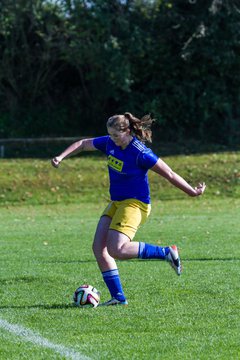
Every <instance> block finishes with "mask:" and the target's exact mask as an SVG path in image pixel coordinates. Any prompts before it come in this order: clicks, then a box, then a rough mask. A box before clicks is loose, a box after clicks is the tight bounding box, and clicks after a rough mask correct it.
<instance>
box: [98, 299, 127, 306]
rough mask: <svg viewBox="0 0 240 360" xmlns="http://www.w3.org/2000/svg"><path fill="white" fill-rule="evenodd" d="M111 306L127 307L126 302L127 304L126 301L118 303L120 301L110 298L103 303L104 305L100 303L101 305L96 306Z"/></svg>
mask: <svg viewBox="0 0 240 360" xmlns="http://www.w3.org/2000/svg"><path fill="white" fill-rule="evenodd" d="M112 305H123V306H127V305H128V302H127V300H123V301H120V300H117V299H115V298H112V299H111V300H109V301H106V302H104V303H101V304H99V305H98V306H112Z"/></svg>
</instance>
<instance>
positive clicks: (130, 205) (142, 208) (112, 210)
mask: <svg viewBox="0 0 240 360" xmlns="http://www.w3.org/2000/svg"><path fill="white" fill-rule="evenodd" d="M150 212H151V205H150V204H145V203H144V202H142V201H139V200H136V199H127V200H122V201H111V202H110V203H109V205H108V206H107V207H106V209H105V210H104V212H103V213H102V216H109V217H110V218H111V219H112V221H111V224H110V226H109V229H112V230H117V231H119V232H121V233H123V234H125V235H127V236H128V237H129V238H130V240H132V239H133V238H134V236H135V234H136V231H137V229H138V228H139V226H140V225H142V224H144V223H145V221H146V220H147V218H148V216H149V214H150Z"/></svg>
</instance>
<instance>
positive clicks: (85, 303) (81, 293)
mask: <svg viewBox="0 0 240 360" xmlns="http://www.w3.org/2000/svg"><path fill="white" fill-rule="evenodd" d="M73 301H74V304H75V305H76V306H79V307H94V308H95V307H97V306H98V304H99V301H100V292H99V291H98V290H97V289H96V288H95V287H93V286H92V285H81V286H80V287H79V288H77V290H76V291H75V293H74V295H73Z"/></svg>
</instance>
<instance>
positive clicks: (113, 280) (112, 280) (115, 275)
mask: <svg viewBox="0 0 240 360" xmlns="http://www.w3.org/2000/svg"><path fill="white" fill-rule="evenodd" d="M102 276H103V280H104V281H105V284H106V285H107V287H108V290H109V291H110V294H111V296H112V297H114V298H115V299H117V300H119V301H124V300H126V298H125V296H124V293H123V289H122V284H121V280H120V277H119V272H118V269H114V270H108V271H104V272H102Z"/></svg>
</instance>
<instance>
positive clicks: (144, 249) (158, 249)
mask: <svg viewBox="0 0 240 360" xmlns="http://www.w3.org/2000/svg"><path fill="white" fill-rule="evenodd" d="M168 254H169V247H162V246H157V245H150V244H146V243H143V242H140V243H139V251H138V257H139V258H140V259H161V260H165V259H166V256H167V255H168Z"/></svg>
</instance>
